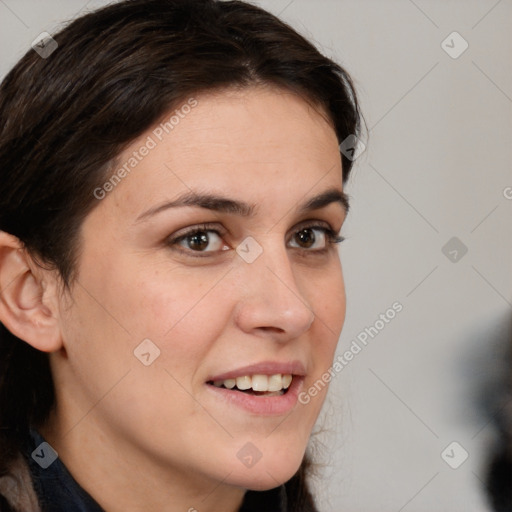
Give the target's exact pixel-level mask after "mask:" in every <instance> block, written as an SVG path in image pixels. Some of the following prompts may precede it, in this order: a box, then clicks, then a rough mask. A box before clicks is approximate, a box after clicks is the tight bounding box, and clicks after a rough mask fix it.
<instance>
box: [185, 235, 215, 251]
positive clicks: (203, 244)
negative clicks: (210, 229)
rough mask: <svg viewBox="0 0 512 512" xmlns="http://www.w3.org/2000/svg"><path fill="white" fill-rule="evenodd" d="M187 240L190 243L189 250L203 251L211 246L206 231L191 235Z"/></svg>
mask: <svg viewBox="0 0 512 512" xmlns="http://www.w3.org/2000/svg"><path fill="white" fill-rule="evenodd" d="M186 240H187V242H188V247H189V249H192V250H194V251H203V250H204V249H206V248H207V247H208V244H209V239H208V235H207V234H206V233H205V232H204V231H202V232H198V233H195V234H194V235H190V236H188V237H187V238H186Z"/></svg>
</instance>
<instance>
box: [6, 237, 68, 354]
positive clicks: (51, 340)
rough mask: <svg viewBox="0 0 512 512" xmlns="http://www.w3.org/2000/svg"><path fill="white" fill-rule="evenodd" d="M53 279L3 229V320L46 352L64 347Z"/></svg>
mask: <svg viewBox="0 0 512 512" xmlns="http://www.w3.org/2000/svg"><path fill="white" fill-rule="evenodd" d="M54 281H55V279H54V277H53V276H52V275H50V273H49V271H45V270H44V269H41V268H40V267H39V266H38V265H37V264H36V263H35V262H34V260H33V258H32V257H31V256H30V255H29V254H28V252H27V251H26V249H25V248H24V247H23V244H22V243H21V242H20V240H19V239H18V238H16V237H15V236H13V235H10V234H9V233H5V232H4V231H0V322H2V324H4V326H5V327H6V328H7V329H8V330H9V331H10V332H11V333H12V334H14V335H15V336H17V337H18V338H20V339H22V340H24V341H26V342H27V343H28V344H29V345H32V346H33V347H34V348H36V349H38V350H41V351H43V352H54V351H56V350H59V349H60V348H61V347H62V339H61V334H60V325H59V319H58V314H57V313H58V304H57V302H56V297H57V293H56V283H55V282H54ZM50 294H51V296H52V300H48V299H47V298H48V296H50Z"/></svg>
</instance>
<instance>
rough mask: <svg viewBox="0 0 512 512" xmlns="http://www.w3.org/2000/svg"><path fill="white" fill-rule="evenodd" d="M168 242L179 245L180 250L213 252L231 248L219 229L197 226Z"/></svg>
mask: <svg viewBox="0 0 512 512" xmlns="http://www.w3.org/2000/svg"><path fill="white" fill-rule="evenodd" d="M167 243H168V245H170V246H172V247H173V246H179V248H180V249H179V250H184V251H186V252H195V253H211V252H217V251H225V250H228V249H229V247H228V246H227V245H226V244H225V242H224V240H223V239H222V237H221V235H220V233H219V232H218V231H217V230H215V229H209V228H206V227H197V226H196V227H195V228H193V229H191V230H189V231H188V232H186V233H184V234H182V235H178V236H176V237H174V238H172V239H170V240H168V242H167Z"/></svg>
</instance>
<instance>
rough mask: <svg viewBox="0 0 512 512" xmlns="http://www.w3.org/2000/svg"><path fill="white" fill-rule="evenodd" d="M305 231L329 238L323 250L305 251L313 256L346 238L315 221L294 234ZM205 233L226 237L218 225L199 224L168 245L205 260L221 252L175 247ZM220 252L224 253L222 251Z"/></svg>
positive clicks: (169, 239) (168, 240)
mask: <svg viewBox="0 0 512 512" xmlns="http://www.w3.org/2000/svg"><path fill="white" fill-rule="evenodd" d="M305 229H317V230H319V231H323V232H324V234H325V236H326V238H327V243H326V246H325V247H323V248H322V249H303V250H304V251H305V252H309V253H313V254H324V253H326V252H327V251H328V250H329V248H330V246H332V245H334V244H339V243H341V242H343V241H344V240H345V238H344V237H343V236H341V235H338V233H337V232H336V231H334V229H332V228H331V227H330V226H325V225H322V224H318V222H313V221H312V222H310V223H306V224H304V225H301V226H300V228H299V229H297V230H296V231H295V233H294V234H296V233H298V232H300V231H302V230H305ZM204 232H207V233H208V232H210V233H211V232H213V233H215V234H216V235H218V236H219V237H220V238H222V237H223V235H225V231H224V232H222V233H221V232H220V230H219V229H218V225H212V224H208V223H206V224H199V225H197V226H193V227H191V228H190V229H188V230H187V231H185V232H183V233H182V234H180V235H178V236H176V237H174V238H168V239H167V241H166V245H167V246H169V247H171V248H172V249H174V250H177V251H180V252H183V253H186V254H187V255H190V256H192V257H198V258H205V257H208V256H211V254H215V253H218V252H219V251H193V250H191V249H186V248H179V249H178V248H176V247H175V246H178V244H179V243H180V242H182V241H183V240H185V239H186V238H187V237H189V236H192V235H195V234H198V233H204ZM294 249H300V247H294ZM220 252H223V251H220Z"/></svg>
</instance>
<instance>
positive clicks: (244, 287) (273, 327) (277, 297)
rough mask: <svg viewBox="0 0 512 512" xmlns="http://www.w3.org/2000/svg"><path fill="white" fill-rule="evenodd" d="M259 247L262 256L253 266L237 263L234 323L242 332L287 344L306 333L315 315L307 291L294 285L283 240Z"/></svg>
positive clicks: (294, 279) (241, 261)
mask: <svg viewBox="0 0 512 512" xmlns="http://www.w3.org/2000/svg"><path fill="white" fill-rule="evenodd" d="M274 242H275V241H274ZM262 248H263V252H262V254H261V255H260V256H259V257H258V258H257V259H256V260H255V261H253V262H252V263H247V262H246V261H243V260H242V259H240V260H239V261H238V262H237V265H238V268H237V274H238V283H237V286H238V287H239V300H238V302H237V306H236V310H235V320H236V323H237V324H238V326H239V328H240V329H242V330H243V331H244V332H247V333H251V334H258V335H260V336H261V335H264V336H267V337H272V338H274V339H276V340H278V341H283V342H284V341H288V340H290V339H294V338H297V337H299V336H300V335H301V334H303V333H304V332H306V331H308V330H309V328H310V327H311V324H312V323H313V321H314V319H315V314H314V312H313V308H312V307H311V304H309V302H308V299H307V297H306V295H305V293H304V292H305V291H306V290H304V289H301V288H300V286H299V284H301V283H297V279H296V275H295V274H296V272H295V273H294V269H293V266H292V262H291V261H290V257H289V254H288V252H287V249H286V247H285V246H284V244H282V241H281V242H279V241H278V242H277V243H270V242H269V243H268V244H266V245H265V246H263V245H262ZM302 284H304V283H302Z"/></svg>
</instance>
